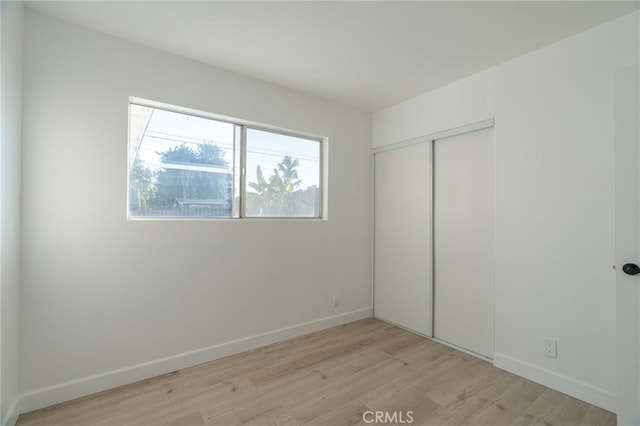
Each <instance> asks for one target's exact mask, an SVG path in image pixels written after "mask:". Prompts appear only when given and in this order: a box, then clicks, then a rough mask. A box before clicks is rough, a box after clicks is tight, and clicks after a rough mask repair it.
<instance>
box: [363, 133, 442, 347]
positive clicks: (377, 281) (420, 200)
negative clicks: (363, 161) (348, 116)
mask: <svg viewBox="0 0 640 426" xmlns="http://www.w3.org/2000/svg"><path fill="white" fill-rule="evenodd" d="M430 166H431V142H430V141H427V142H424V143H420V144H416V145H410V146H405V147H402V148H395V149H393V150H389V151H383V152H378V153H376V154H375V155H374V168H375V169H374V170H375V182H374V188H375V194H374V196H375V206H374V208H375V229H374V232H375V234H374V235H375V241H374V247H375V249H374V256H375V257H374V259H375V260H374V265H375V266H374V314H375V316H376V317H378V318H380V319H383V320H386V321H389V322H391V323H394V324H397V325H400V326H402V327H405V328H407V329H410V330H413V331H415V332H418V333H421V334H424V335H428V336H431V335H432V306H433V301H432V287H431V280H432V268H431V265H432V256H431V230H430V228H431V219H430V216H431V214H430V213H431V167H430Z"/></svg>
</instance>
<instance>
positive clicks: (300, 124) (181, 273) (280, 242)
mask: <svg viewBox="0 0 640 426" xmlns="http://www.w3.org/2000/svg"><path fill="white" fill-rule="evenodd" d="M214 42H225V41H224V40H212V43H214ZM24 79H25V80H24V84H25V86H24V89H25V96H24V117H25V120H24V141H23V143H24V145H23V148H24V152H23V155H24V168H23V250H24V254H25V255H24V259H23V271H22V272H23V290H22V298H23V299H22V310H21V318H22V330H21V347H20V351H21V352H20V353H21V370H20V371H21V388H22V392H24V396H23V400H22V405H23V410H30V409H34V408H37V407H39V406H43V405H48V404H51V403H53V402H57V401H58V400H64V399H68V398H71V397H74V396H78V395H80V394H86V393H89V392H94V391H96V390H99V389H100V388H105V387H110V386H114V385H117V384H121V383H124V382H127V381H131V380H135V379H139V378H141V377H144V376H148V375H153V374H159V373H160V372H163V371H169V370H171V369H175V368H179V367H181V366H184V365H188V364H190V363H191V364H192V363H195V362H202V361H205V360H206V359H208V358H210V357H214V356H219V355H221V354H226V353H229V352H233V351H235V350H241V349H246V348H247V347H251V346H252V345H256V344H264V343H267V342H269V341H271V340H274V339H277V338H282V337H287V336H290V335H294V334H296V333H301V332H306V331H310V330H312V329H315V328H318V327H326V326H329V325H331V324H337V323H340V322H345V321H349V320H353V319H358V318H363V317H367V316H370V314H371V306H370V305H371V259H370V255H371V221H370V219H369V218H370V216H371V214H370V206H371V197H370V170H371V168H370V167H371V166H370V162H369V155H368V153H369V149H370V132H371V127H370V126H371V118H370V115H368V114H365V113H362V112H358V111H355V110H352V109H349V108H346V107H342V106H339V105H336V104H333V103H329V102H325V101H322V100H319V99H317V98H313V97H309V96H306V95H303V94H299V93H295V92H291V91H288V90H284V89H282V88H278V87H274V86H271V85H267V84H264V83H261V82H258V81H255V80H251V79H248V78H244V77H241V76H238V75H234V74H231V73H228V72H226V71H223V70H219V69H215V68H211V67H208V66H205V65H202V64H199V63H195V62H191V61H188V60H185V59H182V58H179V57H176V56H172V55H169V54H165V53H162V52H159V51H155V50H152V49H149V48H146V47H143V46H139V45H136V44H132V43H129V42H126V41H123V40H119V39H116V38H113V37H111V36H107V35H103V34H100V33H97V32H93V31H89V30H86V29H82V28H80V27H76V26H73V25H70V24H67V23H64V22H62V21H58V20H54V19H53V18H48V17H45V16H43V15H40V14H38V13H35V12H31V11H28V12H27V16H26V34H25V75H24ZM129 96H137V97H142V98H147V99H151V100H156V101H160V102H166V103H170V104H175V105H180V106H185V107H189V108H195V109H200V110H204V111H210V112H213V113H218V114H223V115H227V116H231V117H238V118H242V119H247V120H253V121H257V122H262V123H267V124H271V125H275V126H280V127H284V128H289V129H294V130H299V131H303V132H309V133H314V134H320V135H325V136H328V137H329V159H328V161H329V200H328V206H329V220H327V221H286V220H285V221H273V220H252V221H232V220H221V221H142V222H141V221H135V222H127V221H126V218H125V211H126V189H127V184H126V173H127V159H126V156H127V102H128V97H129ZM334 294H338V295H339V300H340V304H339V306H338V307H336V308H334V307H333V306H332V302H333V295H334ZM336 315H338V316H337V317H335V318H332V317H334V316H336ZM327 318H329V319H327ZM309 322H311V323H310V324H309ZM300 324H303V325H302V326H299V325H300ZM297 326H299V327H297ZM288 327H293V328H288ZM283 328H285V330H284V331H283V330H281V329H283ZM274 330H280V331H279V332H277V333H275V334H269V335H266V336H262V337H261V338H259V339H249V340H242V341H240V342H235V343H232V344H231V345H230V347H227V346H225V345H224V344H225V343H227V342H231V341H235V340H237V339H245V338H247V337H250V336H255V335H259V334H261V333H268V332H272V331H274ZM216 345H222V346H216ZM181 354H182V355H181ZM165 357H168V358H167V359H163V358H165ZM154 361H158V362H154ZM123 369H124V370H123ZM49 387H50V388H49Z"/></svg>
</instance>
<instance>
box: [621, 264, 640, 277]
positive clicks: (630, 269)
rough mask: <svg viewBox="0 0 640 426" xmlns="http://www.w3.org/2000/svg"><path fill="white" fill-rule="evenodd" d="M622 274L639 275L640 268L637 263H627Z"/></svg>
mask: <svg viewBox="0 0 640 426" xmlns="http://www.w3.org/2000/svg"><path fill="white" fill-rule="evenodd" d="M622 272H624V273H625V274H627V275H638V274H640V268H639V267H638V265H636V264H635V263H627V264H625V265H624V266H623V267H622Z"/></svg>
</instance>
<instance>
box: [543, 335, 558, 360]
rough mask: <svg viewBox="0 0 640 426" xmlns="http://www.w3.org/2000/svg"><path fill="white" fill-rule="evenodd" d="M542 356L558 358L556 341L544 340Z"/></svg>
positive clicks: (546, 338)
mask: <svg viewBox="0 0 640 426" xmlns="http://www.w3.org/2000/svg"><path fill="white" fill-rule="evenodd" d="M544 356H548V357H549V358H558V342H557V341H556V339H549V338H548V337H545V338H544Z"/></svg>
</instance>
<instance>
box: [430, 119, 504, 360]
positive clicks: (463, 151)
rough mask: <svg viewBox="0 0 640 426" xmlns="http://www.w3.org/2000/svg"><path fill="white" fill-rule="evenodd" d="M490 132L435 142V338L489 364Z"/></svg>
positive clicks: (491, 296)
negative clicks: (481, 358) (484, 359)
mask: <svg viewBox="0 0 640 426" xmlns="http://www.w3.org/2000/svg"><path fill="white" fill-rule="evenodd" d="M493 145H494V143H493V128H489V129H484V130H478V131H474V132H470V133H465V134H462V135H457V136H453V137H449V138H446V139H440V140H436V141H434V146H433V197H434V198H433V220H434V224H433V233H434V246H433V252H434V284H433V286H434V324H433V326H434V336H435V337H436V338H438V339H440V340H442V341H445V342H448V343H451V344H454V345H456V346H459V347H461V348H464V349H467V350H469V351H471V352H474V353H477V354H479V355H482V356H485V357H487V358H493V351H494V349H493V335H494V326H493V313H494V216H495V215H494V209H495V208H494V204H495V203H494V193H495V189H494V188H495V185H494V180H495V178H494V175H495V172H494V170H495V167H494V149H493Z"/></svg>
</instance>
